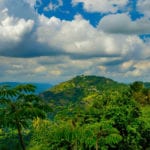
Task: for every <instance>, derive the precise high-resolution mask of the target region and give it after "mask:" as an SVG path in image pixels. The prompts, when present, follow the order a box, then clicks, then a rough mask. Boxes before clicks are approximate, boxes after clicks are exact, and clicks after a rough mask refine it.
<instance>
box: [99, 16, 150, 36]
mask: <svg viewBox="0 0 150 150" xmlns="http://www.w3.org/2000/svg"><path fill="white" fill-rule="evenodd" d="M99 28H100V29H101V30H103V31H105V32H109V33H115V34H150V20H149V19H147V18H141V19H137V20H136V21H132V20H131V18H130V17H129V16H128V15H127V14H112V15H107V16H105V17H103V18H102V19H101V21H100V23H99Z"/></svg>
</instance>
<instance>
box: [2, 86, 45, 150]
mask: <svg viewBox="0 0 150 150" xmlns="http://www.w3.org/2000/svg"><path fill="white" fill-rule="evenodd" d="M34 91H35V86H33V85H31V84H26V85H18V86H16V87H10V86H6V85H5V86H1V87H0V127H1V128H2V129H4V128H10V127H11V128H14V129H17V133H18V137H19V142H20V145H21V147H22V149H23V150H25V149H26V148H25V143H24V140H23V134H22V129H23V128H25V127H29V124H30V121H32V120H33V119H34V118H36V117H40V118H45V117H46V111H47V110H48V106H47V105H46V103H45V102H44V101H42V100H41V99H40V98H39V97H38V96H36V95H34V94H33V92H34Z"/></svg>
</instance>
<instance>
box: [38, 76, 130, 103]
mask: <svg viewBox="0 0 150 150" xmlns="http://www.w3.org/2000/svg"><path fill="white" fill-rule="evenodd" d="M126 88H128V85H126V84H123V83H118V82H116V81H113V80H111V79H109V78H105V77H98V76H84V75H81V76H77V77H75V78H73V79H71V80H69V81H66V82H63V83H60V84H58V85H56V86H54V87H52V88H50V89H49V90H47V91H45V92H43V93H42V94H41V95H40V96H41V97H42V98H44V99H45V100H47V101H51V102H52V101H53V102H55V103H56V104H57V103H58V104H66V103H68V102H77V101H81V100H90V99H93V98H94V97H96V96H97V95H99V94H101V93H103V92H104V91H105V92H107V91H120V90H124V89H126Z"/></svg>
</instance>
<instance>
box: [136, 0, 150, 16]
mask: <svg viewBox="0 0 150 150" xmlns="http://www.w3.org/2000/svg"><path fill="white" fill-rule="evenodd" d="M137 9H138V10H139V11H140V12H141V13H142V14H144V15H145V16H147V17H149V18H150V1H149V0H138V2H137Z"/></svg>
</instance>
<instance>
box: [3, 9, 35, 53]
mask: <svg viewBox="0 0 150 150" xmlns="http://www.w3.org/2000/svg"><path fill="white" fill-rule="evenodd" d="M33 25H34V21H33V20H24V19H19V18H14V17H12V16H8V15H7V9H4V10H2V11H1V15H0V44H1V46H0V51H6V50H7V48H13V45H16V44H18V43H19V42H21V41H22V39H23V38H24V36H25V35H26V34H28V33H30V32H31V30H32V28H33Z"/></svg>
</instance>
